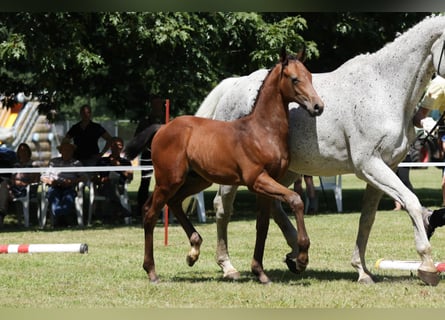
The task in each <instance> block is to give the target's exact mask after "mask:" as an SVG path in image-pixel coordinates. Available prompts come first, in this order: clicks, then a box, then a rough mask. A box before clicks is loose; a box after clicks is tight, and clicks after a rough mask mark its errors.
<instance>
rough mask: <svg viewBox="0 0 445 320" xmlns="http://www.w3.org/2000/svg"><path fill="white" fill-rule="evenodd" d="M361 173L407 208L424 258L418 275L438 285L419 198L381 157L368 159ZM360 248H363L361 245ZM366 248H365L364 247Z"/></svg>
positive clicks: (425, 280) (419, 252)
mask: <svg viewBox="0 0 445 320" xmlns="http://www.w3.org/2000/svg"><path fill="white" fill-rule="evenodd" d="M361 174H363V176H364V178H365V180H366V181H367V182H368V183H370V184H372V185H374V186H376V187H378V188H379V189H380V190H382V191H383V192H385V193H386V194H388V195H389V196H390V197H391V198H393V199H394V200H396V201H398V202H400V203H401V204H402V206H403V207H405V208H406V211H407V212H408V214H409V216H410V218H411V221H412V223H413V226H414V239H415V243H416V250H417V253H418V254H419V256H420V258H421V260H422V262H421V264H420V267H419V269H418V271H417V273H418V276H419V278H420V279H421V280H422V281H423V282H425V283H426V284H428V285H434V286H435V285H437V284H438V283H439V281H440V277H439V274H438V272H437V269H436V267H435V265H434V261H433V258H432V253H431V244H430V243H429V241H428V238H427V235H426V230H425V226H424V224H423V219H422V206H421V204H420V202H419V199H418V198H417V197H416V195H415V194H414V193H413V192H411V191H410V190H409V189H408V188H407V187H406V186H405V185H404V184H403V182H402V181H401V180H400V179H399V178H398V177H397V175H396V174H395V173H394V171H393V170H391V169H390V168H389V167H388V166H387V165H386V164H385V163H384V162H383V161H382V160H381V159H379V158H371V159H368V160H367V161H366V162H365V164H364V167H363V168H362V172H361ZM358 249H359V250H361V248H360V247H358ZM364 250H365V248H363V251H364ZM363 255H364V254H363ZM362 263H363V267H364V268H366V267H365V264H364V261H362ZM365 270H366V269H365Z"/></svg>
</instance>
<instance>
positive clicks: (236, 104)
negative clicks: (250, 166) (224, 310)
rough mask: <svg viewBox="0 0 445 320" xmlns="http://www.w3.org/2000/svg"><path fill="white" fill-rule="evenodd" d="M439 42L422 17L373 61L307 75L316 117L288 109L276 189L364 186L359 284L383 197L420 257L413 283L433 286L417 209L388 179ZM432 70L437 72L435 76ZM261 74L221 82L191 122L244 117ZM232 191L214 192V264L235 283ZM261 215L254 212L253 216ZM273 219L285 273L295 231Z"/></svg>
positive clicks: (443, 69) (433, 25)
mask: <svg viewBox="0 0 445 320" xmlns="http://www.w3.org/2000/svg"><path fill="white" fill-rule="evenodd" d="M444 41H445V17H444V16H438V17H428V18H426V19H424V20H423V21H421V22H420V23H418V24H417V25H415V26H414V27H412V28H411V29H409V30H408V31H406V32H405V33H404V34H402V35H400V36H399V37H398V38H396V39H395V40H394V41H393V42H391V43H389V44H387V45H385V46H384V47H383V48H382V49H380V50H378V51H377V52H375V53H372V54H364V55H359V56H357V57H355V58H353V59H351V60H349V61H347V62H346V63H344V64H343V65H342V66H340V67H339V68H338V69H336V70H334V71H332V72H329V73H323V74H314V75H313V85H314V87H315V89H316V90H317V92H318V93H319V95H320V97H321V99H322V100H323V101H324V102H325V104H326V108H325V111H324V113H323V115H321V116H320V117H317V118H311V117H309V116H308V115H307V113H306V112H304V111H303V110H301V108H297V107H296V106H294V105H290V118H289V126H290V132H289V134H290V149H291V163H290V166H289V173H288V175H287V176H286V177H285V178H284V179H283V180H282V181H281V183H283V184H285V185H290V184H291V183H292V182H293V181H294V180H295V178H296V173H297V172H298V173H304V174H307V175H322V176H330V175H339V174H347V173H355V174H356V175H357V177H359V178H360V179H363V180H364V181H365V182H366V183H367V186H366V190H365V193H364V199H363V207H362V210H361V216H360V222H359V229H358V234H357V239H356V243H355V249H354V251H353V254H352V261H351V263H352V266H353V267H354V268H355V269H356V270H357V272H358V281H359V282H362V283H373V282H374V280H375V279H374V277H373V275H372V274H371V272H370V271H369V270H368V269H367V267H366V263H365V251H366V246H367V242H368V238H369V234H370V231H371V228H372V225H373V223H374V219H375V214H376V211H377V207H378V204H379V202H380V199H381V197H382V195H383V194H384V193H386V194H387V195H389V196H390V197H391V198H393V199H395V200H397V201H399V202H400V203H401V204H402V205H403V206H404V207H405V208H406V210H407V212H408V214H409V216H410V218H411V220H412V223H413V226H414V239H415V247H416V250H417V252H418V254H419V255H420V258H421V264H420V267H419V269H418V275H419V277H420V278H421V279H422V280H423V281H424V282H425V283H427V284H430V285H437V283H438V282H439V276H438V273H437V270H436V268H435V266H434V263H433V258H432V252H431V245H430V243H429V241H428V239H427V236H426V232H425V228H424V224H423V221H422V206H421V204H420V201H419V199H418V198H417V197H416V195H415V194H414V193H412V192H411V191H410V190H409V189H408V188H407V187H406V186H405V185H404V184H403V183H402V182H401V181H400V179H399V178H398V177H397V175H396V174H395V173H394V169H396V168H397V165H398V164H399V163H400V162H401V161H402V160H403V159H404V157H405V154H406V153H407V150H408V148H409V145H410V143H411V142H412V141H413V139H414V137H415V134H414V126H413V123H412V118H413V114H414V112H415V109H416V105H417V103H418V102H419V100H420V99H421V96H422V94H423V92H424V90H425V88H426V86H427V84H428V83H429V81H430V79H431V77H432V76H433V74H434V72H437V73H438V74H440V75H443V74H445V65H444V63H442V64H440V66H439V61H440V60H441V56H442V55H443V52H442V51H443V47H444ZM438 69H439V70H438ZM266 73H267V71H266V70H259V71H257V72H254V73H253V74H251V75H250V76H247V77H241V78H228V79H226V80H224V81H222V82H221V83H220V84H219V85H218V86H217V87H216V88H215V89H214V90H213V91H212V92H211V93H210V94H209V95H208V97H207V98H206V99H205V100H204V102H203V103H202V105H201V107H200V108H199V110H198V111H197V113H196V115H197V116H203V117H207V118H213V119H219V120H227V121H229V120H233V119H237V118H239V117H242V116H244V115H246V114H248V113H249V112H250V110H251V106H252V98H251V97H253V96H255V93H256V91H257V90H258V88H259V86H260V84H261V82H262V80H263V79H264V77H265V75H266ZM235 193H236V187H234V186H221V187H220V190H219V193H218V195H217V197H216V198H215V203H216V204H217V237H218V239H217V250H216V259H217V263H218V264H219V265H220V267H221V268H222V270H223V272H224V277H227V278H233V279H236V278H238V277H239V273H238V271H237V270H236V269H235V268H234V267H233V265H232V264H231V261H230V258H229V253H228V246H227V224H228V222H229V220H230V215H231V214H232V212H233V201H234V198H235ZM260 209H261V208H260ZM273 211H274V212H272V214H273V217H274V219H275V221H276V222H277V223H278V225H279V227H280V228H281V230H282V232H283V234H284V235H285V238H286V240H287V243H288V245H289V246H290V247H291V248H292V252H290V253H288V254H287V255H286V262H287V264H288V267H289V269H290V270H291V271H294V272H299V271H300V270H298V267H297V266H296V265H295V257H296V256H297V253H298V249H297V245H296V239H297V237H296V230H295V228H294V226H293V225H292V223H291V222H290V221H289V219H288V218H287V215H286V214H285V213H284V212H283V210H282V208H281V204H280V203H279V202H276V203H275V205H274V209H273Z"/></svg>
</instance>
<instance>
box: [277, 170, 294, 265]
mask: <svg viewBox="0 0 445 320" xmlns="http://www.w3.org/2000/svg"><path fill="white" fill-rule="evenodd" d="M298 176H301V175H300V174H298V173H295V172H292V171H288V172H287V173H286V174H285V175H284V176H283V177H282V178H281V179H280V181H279V182H280V183H281V184H282V185H283V186H290V185H291V184H293V183H294V182H295V180H297V178H298ZM271 208H272V216H273V219H274V221H275V223H276V224H277V225H278V227H279V228H280V230H281V232H282V233H283V235H284V238H285V239H286V242H287V244H288V246H289V247H290V248H291V249H292V251H291V252H289V253H288V254H286V258H285V260H284V261H285V263H286V265H287V268H288V269H289V271H291V272H293V273H299V272H300V271H299V270H298V268H297V262H296V260H297V256H298V252H299V250H298V243H297V230H296V229H295V227H294V225H293V224H292V223H291V221H290V220H289V217H288V216H287V213H286V212H285V211H284V210H283V206H282V205H281V202H280V201H278V200H274V201H273V206H272V207H271Z"/></svg>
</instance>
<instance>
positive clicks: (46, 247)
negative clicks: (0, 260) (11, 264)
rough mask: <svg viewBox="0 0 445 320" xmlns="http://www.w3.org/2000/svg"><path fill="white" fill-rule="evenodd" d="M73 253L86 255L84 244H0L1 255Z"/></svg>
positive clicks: (86, 249)
mask: <svg viewBox="0 0 445 320" xmlns="http://www.w3.org/2000/svg"><path fill="white" fill-rule="evenodd" d="M43 252H75V253H88V245H87V244H86V243H68V244H0V254H1V253H43Z"/></svg>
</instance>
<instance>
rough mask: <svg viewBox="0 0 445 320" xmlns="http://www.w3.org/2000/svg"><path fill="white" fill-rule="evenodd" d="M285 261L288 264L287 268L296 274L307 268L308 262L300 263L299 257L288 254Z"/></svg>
mask: <svg viewBox="0 0 445 320" xmlns="http://www.w3.org/2000/svg"><path fill="white" fill-rule="evenodd" d="M284 262H285V263H286V264H287V268H288V269H289V271H290V272H293V273H296V274H299V273H302V272H304V270H306V267H307V264H301V263H298V259H296V258H291V257H289V256H286V259H284Z"/></svg>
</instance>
